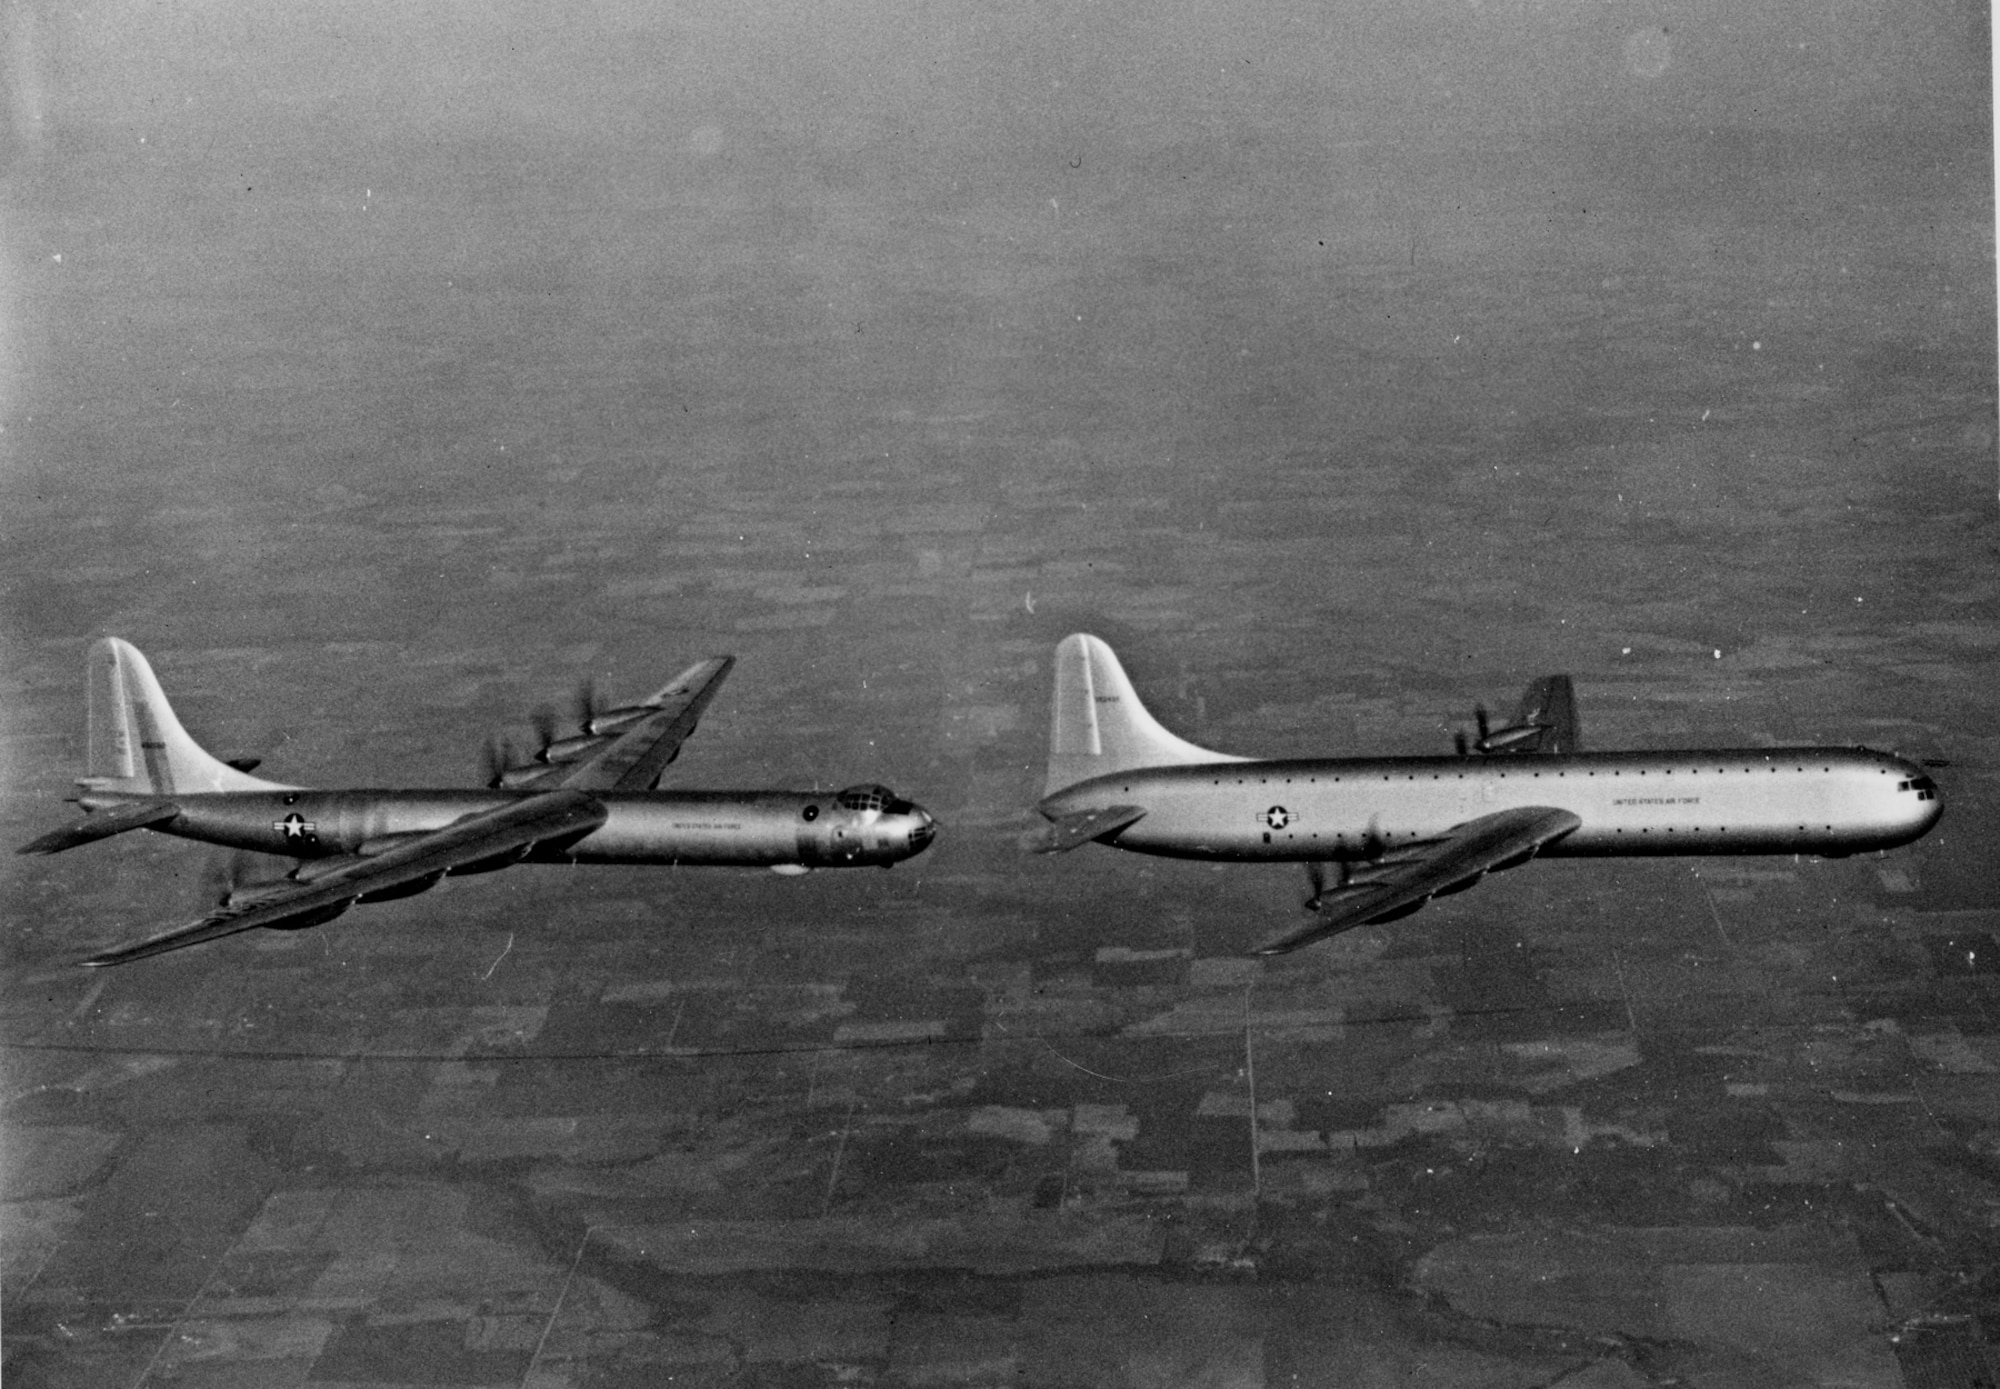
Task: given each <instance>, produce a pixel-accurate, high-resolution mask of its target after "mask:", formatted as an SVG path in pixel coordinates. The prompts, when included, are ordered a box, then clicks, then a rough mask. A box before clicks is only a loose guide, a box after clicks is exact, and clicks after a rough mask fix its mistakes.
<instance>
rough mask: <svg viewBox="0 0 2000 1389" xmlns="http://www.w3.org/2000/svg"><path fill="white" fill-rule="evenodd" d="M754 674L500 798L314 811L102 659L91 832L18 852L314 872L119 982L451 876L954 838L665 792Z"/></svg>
mask: <svg viewBox="0 0 2000 1389" xmlns="http://www.w3.org/2000/svg"><path fill="white" fill-rule="evenodd" d="M735 663H736V658H735V657H733V656H719V657H715V658H713V659H711V660H706V661H701V662H698V663H696V664H695V665H692V666H690V667H688V668H687V669H686V670H684V671H682V672H681V673H680V674H679V675H677V676H675V677H674V678H673V679H672V680H671V681H669V682H668V683H667V684H666V685H664V686H662V687H661V688H660V689H659V690H658V691H656V692H655V693H654V694H652V695H651V696H650V697H648V698H647V699H644V700H642V701H640V702H639V703H637V704H628V705H623V706H620V707H617V708H611V709H602V710H600V709H596V708H594V707H593V705H594V700H592V699H591V698H590V697H589V696H588V695H586V696H585V698H584V700H583V707H582V709H581V710H580V712H579V725H580V726H579V728H578V731H577V732H576V733H575V734H574V735H572V736H569V737H566V738H558V737H557V736H556V730H555V726H554V716H553V714H547V713H545V714H541V715H539V716H538V717H537V720H536V723H537V731H538V733H539V734H540V745H539V746H538V747H537V748H536V750H535V752H534V754H533V756H532V757H531V758H529V759H528V760H527V761H525V762H520V763H518V764H514V759H513V758H512V757H511V756H510V755H508V753H507V752H506V750H505V749H504V745H503V747H502V748H501V749H500V750H499V753H498V755H497V756H496V757H495V758H494V761H495V762H496V764H497V765H494V766H493V767H491V769H490V771H491V775H490V777H489V778H488V784H487V786H486V787H485V788H484V789H468V790H353V791H315V790H309V789H307V788H304V787H298V786H286V785H282V784H280V783H278V782H272V781H261V780H259V779H258V778H256V777H254V776H251V775H250V774H249V773H250V769H251V768H252V767H254V766H255V765H256V763H254V762H244V761H237V762H224V761H220V760H218V759H217V758H214V757H212V756H210V755H209V754H208V753H206V752H204V751H203V750H202V749H201V748H200V747H199V746H198V745H196V743H195V741H194V739H192V738H191V737H189V736H188V734H187V732H186V731H185V730H184V729H183V728H182V727H181V724H180V720H178V719H177V718H175V717H174V711H173V709H172V707H171V706H169V705H168V703H167V697H166V695H165V694H164V693H162V692H161V689H160V682H159V681H158V679H156V678H155V677H154V675H153V670H152V667H151V666H149V665H148V664H147V663H146V658H145V657H144V656H142V655H141V654H140V653H139V650H138V648H136V647H134V646H133V645H132V644H131V643H129V642H125V641H121V640H119V639H118V638H116V637H106V638H104V639H102V640H100V641H98V642H96V643H94V644H93V645H92V646H91V648H90V654H89V657H88V666H87V673H86V692H87V695H88V734H89V749H88V754H87V756H88V766H87V772H88V775H86V776H84V777H83V778H82V779H80V780H79V781H78V783H77V786H78V794H77V795H75V796H73V797H72V798H71V799H72V800H74V801H76V802H78V803H79V804H81V805H82V806H83V808H84V809H85V810H86V811H88V812H89V814H88V815H87V816H86V818H84V819H83V820H81V821H79V822H77V823H75V824H73V825H70V826H68V827H66V828H64V829H60V830H56V831H54V832H52V833H50V834H45V835H43V836H42V837H41V838H39V839H37V840H35V841H34V842H33V843H31V844H28V845H25V846H23V847H22V849H21V850H20V852H21V853H24V854H53V853H57V852H60V851H61V850H64V849H72V848H75V847H76V846H77V845H79V844H88V843H90V842H92V841H93V840H98V839H105V838H109V837H110V836H112V835H115V834H121V833H124V832H125V831H127V830H136V829H149V830H157V831H159V832H161V833H164V834H172V835H179V836H181V837H182V838H186V839H199V840H204V841H206V842H208V843H210V844H220V845H225V846H227V847H230V848H233V849H239V850H250V851H252V852H256V853H263V854H277V855H283V856H285V857H288V858H292V859H296V860H297V861H298V862H297V863H296V865H295V866H294V867H292V869H291V870H290V871H289V872H288V873H285V874H284V875H283V876H282V877H275V878H271V879H267V880H264V881H256V882H248V883H243V884H241V885H238V886H234V887H232V888H231V890H230V891H229V892H228V893H227V894H226V895H225V896H224V897H223V899H222V901H221V903H220V904H219V905H218V906H217V907H216V908H215V910H213V911H211V912H209V913H208V914H207V915H206V916H203V917H202V918H201V919H200V920H198V921H194V922H191V923H189V924H187V925H183V926H177V927H175V928H173V929H171V930H168V931H163V932H161V933H160V934H158V935H154V936H149V937H147V938H146V939H144V940H141V941H138V942H136V943H134V944H132V945H127V946H122V947H120V948H118V949H115V950H107V951H105V952H103V953H102V954H99V955H94V956H92V957H91V958H90V959H88V960H85V961H84V962H83V963H84V964H86V965H118V964H125V963H126V962H128V961H131V960H140V959H144V958H146V957H147V956H149V955H158V954H161V953H163V952H165V951H168V950H179V949H182V948H183V947H185V946H190V945H197V944H200V943H201V942H203V941H210V940H215V939H216V938H218V937H221V936H228V935H234V934H236V933H237V932H239V931H249V930H254V929H257V928H259V927H275V928H278V929H284V930H291V929H297V928H300V927H305V926H317V925H319V924H320V923H322V922H325V921H331V920H332V919H333V918H334V917H336V916H339V915H340V914H341V913H342V912H344V911H346V910H347V909H348V908H349V907H352V906H354V905H355V904H356V903H362V902H383V901H389V900H392V899H394V898H398V897H410V896H414V895H415V894H417V893H419V892H423V891H425V890H427V889H429V888H431V887H434V886H436V885H437V884H438V882H439V881H440V880H442V879H443V878H444V877H446V876H447V875H454V876H455V875H460V874H467V873H484V872H488V871H491V870H493V869H499V868H505V867H508V866H509V865H511V864H515V863H522V862H527V863H624V864H675V865H681V866H696V865H731V866H737V867H765V868H769V869H771V870H772V871H773V872H777V873H786V874H791V873H804V872H807V871H809V870H811V869H814V868H853V867H862V866H867V865H873V866H878V867H882V868H888V867H891V866H893V865H894V864H896V863H899V862H901V861H902V860H903V859H906V858H909V857H911V856H912V855H914V854H919V853H922V852H923V850H924V849H925V848H926V847H927V846H928V845H929V844H930V842H931V840H932V839H933V838H934V837H935V836H936V833H937V823H936V821H935V820H933V819H932V818H931V816H930V814H929V812H927V811H925V810H924V809H923V808H922V807H921V806H918V805H915V804H912V803H911V802H909V801H907V800H904V799H902V798H901V797H899V796H897V795H896V794H895V793H893V792H891V791H890V790H888V789H887V788H886V787H882V786H874V785H863V786H853V787H849V788H848V789H847V790H845V791H840V792H837V793H831V794H824V793H820V792H810V791H660V790H657V789H655V788H656V787H657V786H658V785H659V781H660V777H661V775H662V773H664V772H665V770H666V768H667V764H668V763H670V762H672V761H673V760H674V758H675V757H677V756H678V755H679V753H680V748H681V744H682V743H683V742H684V741H686V739H687V737H688V735H689V734H691V733H693V732H694V729H695V724H696V723H697V721H699V719H700V718H701V716H702V713H703V711H704V710H706V709H707V708H708V703H709V701H710V700H711V699H713V698H714V697H715V692H716V691H717V690H718V689H719V688H720V687H721V685H722V681H723V679H724V677H726V676H727V675H728V674H729V671H730V668H731V667H732V666H734V665H735Z"/></svg>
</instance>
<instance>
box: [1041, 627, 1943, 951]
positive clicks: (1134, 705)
mask: <svg viewBox="0 0 2000 1389" xmlns="http://www.w3.org/2000/svg"><path fill="white" fill-rule="evenodd" d="M1479 725H1480V729H1479V737H1478V738H1477V740H1476V741H1473V740H1468V739H1466V738H1463V737H1461V738H1460V739H1459V740H1458V741H1459V746H1458V755H1457V756H1454V757H1444V756H1439V757H1371V758H1341V759H1296V760H1295V759H1285V760H1278V761H1254V760H1251V759H1248V758H1242V757H1234V756H1231V755H1229V754H1227V753H1220V752H1211V751H1209V750H1207V749H1206V748H1200V747H1196V746H1195V745H1194V744H1192V743H1189V742H1186V741H1185V740H1183V739H1181V738H1178V737H1176V736H1175V735H1174V734H1172V733H1170V732H1168V731H1167V730H1166V729H1165V728H1163V727H1161V725H1160V724H1159V722H1158V721H1157V720H1156V719H1154V718H1153V716H1152V715H1151V714H1149V713H1147V712H1146V708H1145V706H1144V705H1143V704H1141V703H1140V702H1139V696H1138V695H1137V693H1135V692H1134V690H1133V688H1132V682H1131V681H1130V680H1129V679H1128V678H1127V677H1126V675H1125V671H1124V668H1123V667H1122V666H1120V665H1119V663H1118V657H1117V656H1116V655H1115V654H1113V652H1112V650H1111V648H1110V647H1109V646H1107V645H1105V643H1104V642H1102V641H1100V640H1099V639H1098V638H1096V637H1093V636H1088V635H1085V634H1082V633H1078V634H1076V635H1073V636H1069V637H1065V638H1064V639H1063V640H1062V642H1061V643H1060V644H1059V645H1058V646H1057V647H1056V661H1055V698H1054V705H1053V709H1052V711H1051V727H1050V730H1049V765H1048V780H1047V783H1046V786H1045V792H1044V796H1043V799H1042V801H1041V802H1040V804H1039V806H1038V807H1037V808H1038V809H1039V810H1040V812H1041V813H1042V815H1043V816H1044V817H1045V818H1046V819H1048V820H1049V821H1050V824H1049V825H1048V826H1047V827H1046V828H1045V829H1044V830H1043V832H1042V835H1041V838H1040V842H1039V843H1038V844H1037V845H1036V846H1035V847H1036V848H1037V849H1038V850H1039V851H1040V852H1043V853H1061V852H1064V851H1066V850H1070V849H1074V848H1076V847H1078V846H1079V845H1083V844H1088V843H1092V842H1096V843H1102V844H1110V845H1113V846H1115V847H1117V848H1120V849H1131V850H1133V851H1135V852H1138V853H1142V854H1160V855H1165V856H1168V857H1172V858H1191V859H1220V860H1232V861H1242V862H1265V861H1287V862H1302V863H1304V864H1306V865H1307V868H1308V873H1309V874H1310V875H1311V877H1312V881H1313V892H1312V896H1311V897H1310V898H1308V899H1307V901H1306V907H1307V909H1308V910H1309V911H1311V912H1312V913H1313V920H1312V921H1310V922H1309V923H1308V924H1307V925H1305V926H1303V927H1301V928H1299V929H1297V930H1294V931H1290V932H1287V933H1286V934H1284V935H1281V936H1279V937H1277V938H1276V939H1274V940H1271V941H1267V942H1266V943H1265V944H1263V945H1261V946H1259V947H1258V948H1257V952H1256V953H1258V954H1260V955H1275V954H1281V953H1283V952H1285V951H1288V950H1296V949H1298V948H1299V947H1300V946H1302V945H1306V944H1309V943H1311V942H1313V941H1316V940H1319V939H1321V938H1323V937H1325V936H1330V935H1333V934H1335V933H1336V932H1340V931H1345V930H1348V929H1350V928H1352V927H1355V926H1363V925H1368V924H1371V923H1374V922H1382V921H1393V920H1395V919H1396V918H1398V917H1402V916H1407V915H1409V914H1410V913H1411V912H1414V911H1416V910H1417V909H1418V908H1420V907H1422V906H1423V905H1424V903H1426V902H1428V901H1430V900H1431V899H1432V898H1433V897H1442V896H1445V895H1447V894H1449V893H1453V892H1462V891H1464V890H1465V889H1467V888H1469V887H1472V886H1473V885H1474V884H1476V883H1477V882H1478V881H1479V880H1480V879H1481V878H1483V877H1485V876H1486V875H1487V874H1488V873H1494V872H1498V871H1500V870H1502V869H1506V868H1514V867H1517V866H1519V865H1520V864H1523V863H1526V862H1527V861H1528V860H1529V859H1531V858H1533V857H1535V856H1536V855H1537V854H1543V855H1548V856H1550V857H1569V856H1578V857H1588V856H1608V855H1665V854H1816V855H1819V856H1822V857H1827V858H1839V857H1844V856H1845V855H1848V854H1854V853H1860V852H1863V851H1866V850H1874V849H1891V848H1895V847H1896V846H1898V845H1902V844H1908V843H1910V842H1911V841H1913V840H1915V839H1918V838H1921V837H1922V836H1923V835H1924V834H1925V833H1927V832H1928V831H1929V830H1930V828H1931V827H1932V826H1933V825H1935V824H1937V822H1938V817H1939V816H1940V815H1941V814H1942V813H1943V810H1944V807H1943V804H1942V803H1941V802H1940V801H1939V799H1938V791H1937V786H1936V784H1935V783H1934V782H1932V780H1931V779H1930V777H1928V776H1926V775H1925V774H1924V772H1923V770H1922V769H1921V768H1919V767H1916V766H1913V765H1911V764H1910V763H1908V762H1906V761H1904V760H1903V759H1901V758H1899V757H1892V756H1890V755H1889V754H1887V753H1881V752H1875V751H1873V750H1871V749H1868V748H1861V747H1847V748H1837V747H1796V748H1696V749H1691V750H1688V751H1683V752H1584V751H1582V749H1581V746H1580V743H1579V740H1578V737H1577V717H1576V701H1575V696H1574V694H1573V692H1572V689H1571V685H1570V680H1569V677H1568V676H1566V675H1551V676H1544V677H1543V678H1542V679H1540V680H1537V681H1535V682H1534V683H1533V684H1531V685H1530V686H1529V687H1528V691H1527V694H1526V696H1525V697H1524V698H1523V699H1522V702H1521V708H1520V711H1519V712H1518V713H1517V714H1516V716H1515V717H1514V719H1513V720H1512V721H1511V722H1509V723H1508V724H1506V725H1504V726H1502V727H1499V728H1492V727H1489V726H1488V724H1487V720H1486V717H1485V714H1484V712H1483V711H1482V712H1481V713H1480V716H1479ZM1323 864H1333V865H1335V866H1336V867H1337V869H1338V878H1337V880H1336V881H1335V883H1334V884H1333V885H1331V886H1329V885H1327V884H1326V882H1325V881H1324V879H1323V876H1322V873H1321V868H1320V866H1321V865H1323Z"/></svg>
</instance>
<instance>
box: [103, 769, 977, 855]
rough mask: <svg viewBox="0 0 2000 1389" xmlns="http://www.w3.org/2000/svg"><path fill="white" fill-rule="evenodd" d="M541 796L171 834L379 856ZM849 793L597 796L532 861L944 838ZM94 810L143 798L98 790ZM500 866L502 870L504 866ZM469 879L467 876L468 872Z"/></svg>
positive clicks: (296, 808)
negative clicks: (591, 813)
mask: <svg viewBox="0 0 2000 1389" xmlns="http://www.w3.org/2000/svg"><path fill="white" fill-rule="evenodd" d="M531 794H533V793H531V792H526V791H522V792H508V791H485V790H465V791H457V790H443V791H401V790H365V789H364V790H342V791H309V790H298V791H255V792H249V791H231V792H214V793H208V794H202V795H181V796H176V797H175V798H174V800H175V803H176V805H177V806H178V807H179V810H180V813H179V815H177V816H176V817H175V818H174V819H172V820H170V821H168V822H166V823H164V824H160V825H156V826H154V828H156V829H158V830H159V831H160V832H162V833H165V834H172V835H179V836H181V837H182V838H185V839H198V840H202V841H204V842H205V843H209V844H221V845H225V846H228V847H231V848H237V849H250V850H254V851H255V852H258V853H265V854H283V855H287V856H289V857H292V858H297V859H307V860H310V859H319V858H329V857H336V856H345V855H361V856H364V857H366V856H368V855H371V854H375V853H380V852H382V851H383V850H385V849H388V848H391V847H393V846H395V845H396V844H397V843H398V842H399V841H400V840H402V839H403V838H404V837H406V836H412V835H417V834H422V833H426V832H429V831H433V830H439V829H442V828H444V827H445V826H446V825H449V824H451V823H453V822H454V821H457V820H460V819H463V818H464V817H466V816H468V815H472V814H476V813H478V812H481V811H486V810H491V809H493V808H495V807H498V806H504V805H506V804H508V803H509V802H510V801H517V800H521V799H523V798H525V797H527V796H529V795H531ZM853 795H854V793H853V792H852V791H849V792H839V793H836V792H807V791H672V792H667V791H629V792H620V791H609V792H595V793H593V799H595V800H597V801H599V802H601V803H602V804H603V806H604V808H605V810H606V811H607V812H608V814H607V817H606V819H605V821H604V823H603V824H602V825H599V826H598V827H597V828H596V829H593V830H592V831H590V833H588V834H587V835H585V836H584V837H582V838H581V839H578V840H576V841H574V842H569V843H564V844H563V845H561V846H560V847H551V846H547V845H540V846H537V847H536V848H535V849H534V850H532V851H531V852H529V853H528V854H527V855H526V857H525V859H524V861H525V862H529V863H631V864H682V865H686V866H689V867H697V866H729V865H734V866H738V867H763V868H779V869H784V868H847V867H862V866H867V865H879V866H881V867H884V868H887V867H889V866H890V865H892V864H895V863H899V862H901V861H902V860H904V859H906V858H909V857H910V856H912V855H913V854H916V853H919V852H921V851H922V850H923V849H924V848H925V847H926V846H927V845H928V844H929V843H930V842H931V839H932V838H933V837H934V836H935V834H936V832H937V831H936V822H935V821H934V820H932V818H931V816H930V815H929V814H928V813H927V812H926V811H925V810H923V809H922V807H920V806H917V805H914V804H912V803H910V802H908V801H904V800H900V799H898V798H896V797H894V796H892V795H890V794H888V793H886V792H881V793H878V794H873V795H864V796H862V797H860V798H859V799H858V803H856V804H851V805H850V804H844V803H843V801H844V800H845V799H848V798H852V797H853ZM80 799H81V800H82V802H83V804H85V805H86V806H89V807H90V808H91V809H93V810H102V809H109V808H111V807H112V806H115V805H118V804H120V803H124V802H128V801H132V800H136V799H143V798H139V797H133V796H130V795H127V794H123V793H88V794H85V795H84V796H82V797H81V798H80ZM495 866H498V865H495ZM460 871H464V870H460Z"/></svg>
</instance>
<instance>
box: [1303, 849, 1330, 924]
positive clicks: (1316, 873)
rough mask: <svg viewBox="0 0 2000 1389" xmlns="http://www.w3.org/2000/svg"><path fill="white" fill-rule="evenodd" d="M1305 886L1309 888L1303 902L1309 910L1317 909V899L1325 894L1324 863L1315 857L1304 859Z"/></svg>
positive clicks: (1314, 910)
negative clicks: (1309, 890)
mask: <svg viewBox="0 0 2000 1389" xmlns="http://www.w3.org/2000/svg"><path fill="white" fill-rule="evenodd" d="M1306 886H1307V887H1309V888H1310V889H1311V892H1310V893H1309V894H1308V895H1307V897H1306V900H1305V902H1304V904H1303V905H1304V906H1305V909H1306V910H1307V911H1309V912H1316V911H1318V910H1319V899H1320V898H1322V897H1324V896H1325V895H1326V865H1325V864H1323V863H1321V862H1320V861H1319V860H1317V859H1308V860H1306Z"/></svg>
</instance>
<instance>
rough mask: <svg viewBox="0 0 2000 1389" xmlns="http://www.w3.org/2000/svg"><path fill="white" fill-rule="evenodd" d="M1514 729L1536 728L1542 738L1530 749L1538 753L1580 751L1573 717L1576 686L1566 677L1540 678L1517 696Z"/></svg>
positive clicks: (1578, 737) (1576, 727)
mask: <svg viewBox="0 0 2000 1389" xmlns="http://www.w3.org/2000/svg"><path fill="white" fill-rule="evenodd" d="M1514 723H1515V726H1517V727H1537V726H1539V727H1540V728H1541V730H1542V736H1541V737H1540V738H1539V739H1537V740H1536V742H1535V747H1534V750H1535V751H1536V752H1542V753H1555V754H1558V755H1560V754H1567V753H1572V752H1581V751H1582V750H1583V739H1582V735H1581V733H1580V731H1579V729H1578V725H1577V718H1576V687H1575V686H1574V685H1572V684H1571V683H1570V678H1569V677H1568V676H1567V675H1544V676H1542V677H1541V678H1540V679H1539V680H1536V681H1534V682H1533V683H1531V684H1530V685H1529V686H1528V688H1527V690H1526V691H1525V692H1524V693H1523V694H1522V695H1521V711H1520V712H1519V713H1518V714H1516V715H1515V716H1514Z"/></svg>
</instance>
